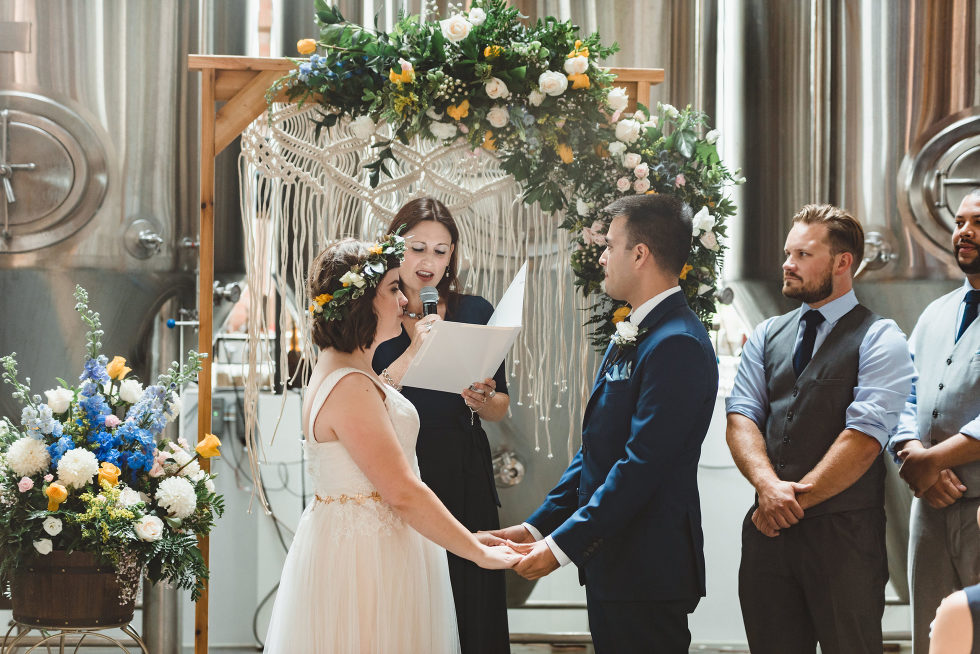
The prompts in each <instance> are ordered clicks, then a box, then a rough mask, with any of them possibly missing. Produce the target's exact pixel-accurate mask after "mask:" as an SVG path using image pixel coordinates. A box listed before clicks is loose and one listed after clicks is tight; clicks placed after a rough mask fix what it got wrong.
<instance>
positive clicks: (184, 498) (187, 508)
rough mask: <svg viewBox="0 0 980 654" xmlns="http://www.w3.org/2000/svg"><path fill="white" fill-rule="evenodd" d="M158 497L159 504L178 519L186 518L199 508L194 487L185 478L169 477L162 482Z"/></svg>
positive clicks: (158, 489) (158, 488)
mask: <svg viewBox="0 0 980 654" xmlns="http://www.w3.org/2000/svg"><path fill="white" fill-rule="evenodd" d="M156 497H157V503H158V504H159V505H160V506H162V507H163V508H164V509H165V510H166V511H167V513H169V514H170V515H172V516H173V517H175V518H177V519H183V518H186V517H187V516H189V515H191V514H192V513H194V509H195V508H197V495H196V494H195V493H194V487H193V486H192V485H191V482H189V481H187V480H186V479H184V478H183V477H167V478H166V479H164V480H163V481H161V482H160V485H159V486H158V487H157V495H156Z"/></svg>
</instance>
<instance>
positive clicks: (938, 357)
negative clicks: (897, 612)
mask: <svg viewBox="0 0 980 654" xmlns="http://www.w3.org/2000/svg"><path fill="white" fill-rule="evenodd" d="M978 248H980V189H974V190H973V191H971V192H970V193H969V194H968V195H967V196H966V197H965V198H964V199H963V202H962V203H961V204H960V207H959V210H958V211H957V212H956V228H955V229H954V230H953V250H954V252H955V255H956V263H957V264H958V265H959V267H960V269H961V270H962V271H963V272H964V273H966V281H965V282H964V284H963V286H961V287H960V288H958V289H956V290H955V291H953V292H952V293H949V294H947V295H944V296H942V297H941V298H939V299H938V300H936V301H935V302H933V303H932V304H930V305H929V306H928V307H926V310H925V311H923V312H922V315H921V316H920V317H919V321H918V322H917V323H916V325H915V329H914V330H913V331H912V337H911V338H910V339H909V349H910V350H911V351H912V354H913V355H914V357H915V367H916V369H917V371H918V373H919V379H918V381H917V382H916V384H915V385H914V386H913V388H912V393H911V395H910V396H909V399H908V402H906V405H905V411H904V412H903V413H902V418H901V421H900V423H899V429H898V431H897V432H896V433H895V436H894V437H893V438H892V446H891V447H892V450H893V451H894V452H897V453H898V457H899V459H901V460H902V461H903V463H902V469H901V475H902V478H903V479H905V481H907V482H908V484H909V486H910V487H911V488H912V490H913V491H914V492H915V496H916V498H917V499H915V500H913V501H912V517H911V519H910V520H909V532H910V533H909V536H910V537H909V586H910V588H911V591H912V640H913V651H914V654H926V652H928V651H929V623H930V622H931V621H932V619H933V618H934V617H935V615H936V609H937V608H938V607H939V603H940V601H942V599H943V597H945V596H946V595H948V594H949V593H951V592H953V591H954V590H959V589H960V588H963V587H965V586H969V585H972V584H975V583H977V582H980V535H978V534H977V531H976V526H975V525H976V516H977V508H978V507H980V440H978V439H980V325H978V324H977V320H976V317H977V305H978V303H980V254H978ZM974 646H976V645H974Z"/></svg>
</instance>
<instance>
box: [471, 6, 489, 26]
mask: <svg viewBox="0 0 980 654" xmlns="http://www.w3.org/2000/svg"><path fill="white" fill-rule="evenodd" d="M466 18H467V19H468V20H469V21H470V24H471V25H473V26H474V27H476V26H477V25H483V21H485V20H486V19H487V12H485V11H483V10H482V9H480V8H479V7H473V8H472V9H470V13H469V14H467V16H466Z"/></svg>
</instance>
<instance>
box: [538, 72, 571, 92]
mask: <svg viewBox="0 0 980 654" xmlns="http://www.w3.org/2000/svg"><path fill="white" fill-rule="evenodd" d="M538 87H539V88H540V89H541V92H542V93H547V94H548V95H561V94H562V93H564V92H565V89H567V88H568V78H567V77H565V76H564V75H562V74H561V73H556V72H555V71H553V70H546V71H544V72H543V73H541V74H540V75H539V76H538Z"/></svg>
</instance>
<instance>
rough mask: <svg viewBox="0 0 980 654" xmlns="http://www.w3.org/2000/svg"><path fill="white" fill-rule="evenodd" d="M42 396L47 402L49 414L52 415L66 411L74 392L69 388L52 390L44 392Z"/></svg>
mask: <svg viewBox="0 0 980 654" xmlns="http://www.w3.org/2000/svg"><path fill="white" fill-rule="evenodd" d="M44 395H45V397H46V398H47V400H48V406H49V407H51V413H54V414H58V413H64V412H65V411H67V410H68V407H70V406H71V401H72V399H73V398H74V397H75V393H74V391H72V390H71V389H69V388H53V389H51V390H50V391H44Z"/></svg>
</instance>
